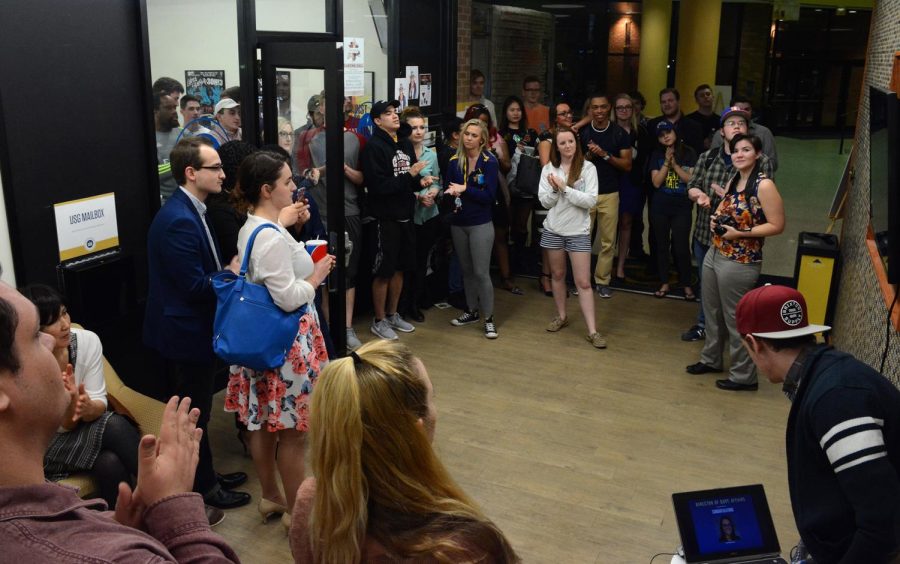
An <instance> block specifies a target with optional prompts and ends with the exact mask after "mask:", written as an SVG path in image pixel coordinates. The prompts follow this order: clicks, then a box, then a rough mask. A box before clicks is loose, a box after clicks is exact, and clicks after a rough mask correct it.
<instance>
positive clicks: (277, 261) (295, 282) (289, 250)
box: [225, 151, 334, 526]
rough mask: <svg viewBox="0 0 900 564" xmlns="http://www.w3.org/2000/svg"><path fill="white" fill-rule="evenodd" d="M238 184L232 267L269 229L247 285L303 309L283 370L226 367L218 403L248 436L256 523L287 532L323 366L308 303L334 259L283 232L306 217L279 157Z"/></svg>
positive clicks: (245, 169) (256, 161)
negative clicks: (278, 524)
mask: <svg viewBox="0 0 900 564" xmlns="http://www.w3.org/2000/svg"><path fill="white" fill-rule="evenodd" d="M237 176H238V178H237V186H236V187H235V190H234V198H235V200H236V205H237V206H238V207H239V209H242V210H246V212H247V222H246V223H245V224H244V226H243V227H242V228H241V231H240V233H239V235H238V248H237V251H238V259H239V260H241V261H243V260H244V253H245V252H246V247H247V241H248V240H249V239H250V235H251V234H252V233H253V231H254V230H255V229H256V228H257V227H259V226H260V225H264V224H271V225H274V226H275V229H263V230H261V231H260V232H259V234H258V235H257V237H256V240H255V242H254V244H253V249H252V250H251V252H250V260H249V266H248V271H247V277H248V279H249V280H250V281H251V282H254V283H256V284H263V285H265V286H266V288H267V289H268V290H269V293H270V294H271V296H272V299H273V300H274V302H275V304H276V305H278V307H280V308H281V309H283V310H285V311H295V310H297V309H298V308H301V307H305V308H306V311H305V313H304V314H303V315H302V316H301V318H300V323H299V327H298V330H297V336H296V338H295V339H294V344H293V346H292V347H291V350H290V352H289V353H288V355H287V358H286V359H285V363H284V365H283V366H282V367H280V368H276V369H271V370H265V371H256V370H253V369H251V368H247V367H242V366H232V367H231V375H230V378H229V381H228V391H227V394H226V397H225V411H230V412H235V413H237V414H238V417H239V418H240V420H241V422H242V423H243V424H244V425H246V426H247V429H248V431H250V441H249V442H250V453H251V455H252V456H253V464H254V466H255V467H256V472H257V475H258V477H259V482H260V486H261V489H262V497H261V499H260V501H259V505H258V507H257V508H258V510H259V513H260V516H261V517H262V520H263V522H265V521H266V520H267V519H268V518H269V517H270V516H272V515H274V514H277V513H281V514H282V522H283V523H284V524H285V526H290V514H289V513H288V511H287V508H288V507H292V506H293V504H294V496H295V495H296V493H297V489H298V487H299V486H300V483H301V482H302V481H303V477H304V459H303V456H304V446H305V440H306V432H307V430H308V406H309V396H310V394H311V393H312V390H313V386H314V385H315V382H316V378H317V377H318V375H319V373H320V372H321V370H322V369H323V368H324V367H325V365H326V364H327V363H328V353H327V351H326V349H325V341H324V339H323V338H322V332H321V330H320V329H319V317H318V314H317V312H316V309H315V304H314V303H313V299H314V297H315V291H316V288H317V287H318V286H319V285H320V284H321V283H322V281H324V280H325V277H326V276H328V273H329V272H331V269H333V268H334V257H333V256H331V255H327V256H326V257H325V258H323V259H321V260H320V261H319V262H317V263H313V260H312V258H311V257H310V256H309V253H307V252H306V248H305V246H304V245H303V244H302V243H298V242H297V241H295V240H294V238H293V237H292V236H291V234H290V233H289V232H288V231H287V228H289V227H292V226H295V225H302V224H303V223H304V222H305V221H306V220H308V219H309V209H308V206H307V204H306V201H305V199H303V200H300V201H298V202H296V203H292V196H293V192H294V190H295V189H296V187H295V185H294V182H293V180H292V175H291V169H290V167H289V166H288V164H287V160H286V159H285V157H283V156H282V155H279V154H277V153H273V152H269V151H260V152H258V153H253V154H252V155H250V156H248V157H247V158H246V159H244V161H243V163H241V166H240V169H238V174H237ZM248 330H253V328H252V327H248ZM276 446H277V447H278V459H277V461H276V459H275V449H276ZM276 470H277V472H278V474H280V475H281V481H282V483H283V485H284V493H282V491H281V489H280V488H279V486H278V480H277V478H276V475H275V474H276Z"/></svg>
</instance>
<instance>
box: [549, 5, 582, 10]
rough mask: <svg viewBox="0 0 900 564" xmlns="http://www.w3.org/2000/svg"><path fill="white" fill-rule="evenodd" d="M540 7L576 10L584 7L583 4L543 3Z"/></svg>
mask: <svg viewBox="0 0 900 564" xmlns="http://www.w3.org/2000/svg"><path fill="white" fill-rule="evenodd" d="M541 8H550V9H551V10H577V9H578V8H584V4H543V5H541Z"/></svg>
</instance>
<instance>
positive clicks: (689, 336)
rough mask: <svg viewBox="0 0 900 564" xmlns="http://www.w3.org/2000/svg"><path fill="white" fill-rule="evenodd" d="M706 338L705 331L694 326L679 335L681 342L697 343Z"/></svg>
mask: <svg viewBox="0 0 900 564" xmlns="http://www.w3.org/2000/svg"><path fill="white" fill-rule="evenodd" d="M705 338H706V329H704V328H703V327H700V326H699V325H694V326H693V327H691V328H690V329H688V330H687V331H685V332H684V333H682V334H681V340H682V341H699V340H701V339H705Z"/></svg>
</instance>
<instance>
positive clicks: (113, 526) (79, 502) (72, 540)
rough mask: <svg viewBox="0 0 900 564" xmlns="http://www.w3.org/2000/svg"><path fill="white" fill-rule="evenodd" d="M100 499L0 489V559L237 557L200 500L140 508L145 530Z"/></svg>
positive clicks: (174, 499)
mask: <svg viewBox="0 0 900 564" xmlns="http://www.w3.org/2000/svg"><path fill="white" fill-rule="evenodd" d="M104 509H106V502H104V501H103V500H98V499H81V498H79V497H78V496H77V495H76V493H75V490H73V489H72V488H68V487H66V486H61V485H59V484H53V483H45V484H41V485H37V486H19V487H2V488H0V554H2V555H3V558H2V559H3V561H5V562H98V563H100V562H123V563H124V562H128V563H131V562H141V563H156V562H203V563H207V562H240V560H239V559H238V557H237V555H236V554H235V553H234V551H233V550H231V547H229V546H228V544H227V543H226V542H225V540H224V539H223V538H222V537H220V536H219V535H217V534H215V533H213V532H212V531H211V530H210V528H209V522H208V521H207V519H206V512H205V510H204V507H203V498H202V497H200V495H199V494H195V493H185V494H179V495H174V496H171V497H168V498H166V499H163V500H162V501H160V502H158V503H156V504H155V505H152V506H151V507H149V508H148V509H147V511H146V512H145V513H144V525H145V526H146V529H147V532H143V531H139V530H137V529H133V528H131V527H128V526H125V525H122V524H120V523H118V522H117V521H115V520H114V519H113V518H112V513H111V512H107V511H102V510H104Z"/></svg>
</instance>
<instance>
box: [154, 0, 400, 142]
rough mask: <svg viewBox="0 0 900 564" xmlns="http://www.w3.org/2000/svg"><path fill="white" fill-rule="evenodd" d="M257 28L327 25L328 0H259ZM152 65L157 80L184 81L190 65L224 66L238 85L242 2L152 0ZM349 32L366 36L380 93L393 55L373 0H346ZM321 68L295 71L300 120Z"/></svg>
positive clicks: (295, 112)
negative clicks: (382, 39) (381, 37)
mask: <svg viewBox="0 0 900 564" xmlns="http://www.w3.org/2000/svg"><path fill="white" fill-rule="evenodd" d="M256 25H257V29H260V30H265V31H304V32H321V31H324V30H325V0H257V1H256ZM147 26H148V29H149V34H150V68H151V77H152V79H153V80H156V79H157V78H159V77H161V76H169V77H172V78H175V79H177V80H178V81H179V82H181V83H182V84H183V83H184V71H185V70H224V71H225V86H226V88H227V87H230V86H237V85H238V82H239V75H238V42H237V7H236V4H235V1H234V0H148V2H147ZM344 34H345V35H346V36H349V37H363V38H365V48H366V53H365V60H366V70H367V71H373V72H375V97H376V98H384V97H385V96H386V95H387V91H388V86H387V85H388V77H387V55H386V54H385V53H384V52H383V51H382V50H381V47H380V45H379V43H378V35H377V33H376V31H375V26H374V24H373V23H372V14H371V12H370V10H369V4H368V1H367V0H345V1H344ZM323 85H324V77H323V75H322V73H321V71H291V115H292V121H293V123H294V126H295V127H297V126H300V125H302V124H303V123H304V122H305V116H306V111H307V110H306V102H307V100H309V97H310V96H312V95H313V94H318V93H319V92H321V91H322V88H323Z"/></svg>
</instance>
